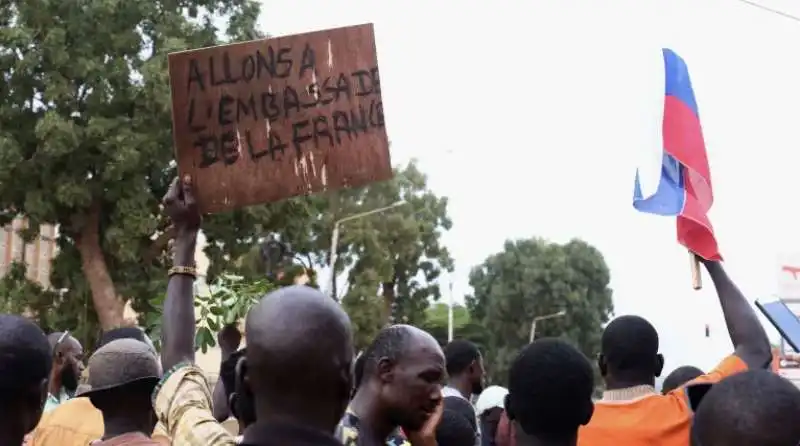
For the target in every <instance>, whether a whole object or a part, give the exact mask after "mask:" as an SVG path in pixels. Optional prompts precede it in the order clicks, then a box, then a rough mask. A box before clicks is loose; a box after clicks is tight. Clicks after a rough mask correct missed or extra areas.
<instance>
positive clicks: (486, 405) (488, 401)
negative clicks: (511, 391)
mask: <svg viewBox="0 0 800 446" xmlns="http://www.w3.org/2000/svg"><path fill="white" fill-rule="evenodd" d="M506 395H508V389H506V388H505V387H501V386H489V387H487V388H485V389H483V392H481V394H480V396H478V401H476V402H475V412H476V413H477V414H478V416H481V415H483V413H484V412H486V411H487V410H489V409H494V408H495V407H499V408H501V409H503V408H504V407H505V399H506Z"/></svg>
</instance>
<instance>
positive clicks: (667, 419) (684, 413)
mask: <svg viewBox="0 0 800 446" xmlns="http://www.w3.org/2000/svg"><path fill="white" fill-rule="evenodd" d="M690 418H691V410H690V409H689V406H688V404H687V402H686V400H685V398H683V397H682V395H680V394H677V393H670V394H667V395H662V394H659V393H655V394H652V395H647V396H642V397H639V398H636V399H633V400H629V401H608V400H599V401H595V402H594V413H593V414H592V419H591V421H589V424H587V425H586V426H584V427H583V428H582V432H591V431H594V430H601V431H606V430H614V429H619V430H620V431H624V430H625V429H628V428H636V429H638V430H641V429H645V430H646V429H647V426H651V427H652V428H653V429H654V430H659V429H661V428H662V427H663V426H666V425H675V423H678V424H680V423H682V422H683V421H685V420H688V419H690Z"/></svg>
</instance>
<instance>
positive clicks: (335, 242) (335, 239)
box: [328, 200, 406, 299]
mask: <svg viewBox="0 0 800 446" xmlns="http://www.w3.org/2000/svg"><path fill="white" fill-rule="evenodd" d="M404 204H406V202H405V201H402V200H401V201H397V202H394V203H392V204H390V205H389V206H384V207H380V208H376V209H371V210H369V211H365V212H359V213H358V214H353V215H348V216H347V217H344V218H340V219H339V220H336V221H335V222H333V232H332V233H331V252H330V257H329V261H328V264H329V266H330V270H331V279H330V286H329V288H328V293H330V296H331V298H333V299H336V257H337V255H336V251H337V250H338V248H339V227H340V226H341V224H342V223H346V222H348V221H351V220H358V219H359V218H364V217H368V216H370V215H374V214H380V213H381V212H385V211H388V210H390V209H394V208H396V207H398V206H402V205H404Z"/></svg>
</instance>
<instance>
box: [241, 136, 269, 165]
mask: <svg viewBox="0 0 800 446" xmlns="http://www.w3.org/2000/svg"><path fill="white" fill-rule="evenodd" d="M244 139H245V141H246V142H247V152H248V153H250V159H251V160H253V161H258V160H259V158H261V157H263V156H265V155H268V154H269V149H267V148H265V149H263V150H261V151H258V150H256V148H255V145H254V144H253V134H252V133H251V132H250V130H245V131H244Z"/></svg>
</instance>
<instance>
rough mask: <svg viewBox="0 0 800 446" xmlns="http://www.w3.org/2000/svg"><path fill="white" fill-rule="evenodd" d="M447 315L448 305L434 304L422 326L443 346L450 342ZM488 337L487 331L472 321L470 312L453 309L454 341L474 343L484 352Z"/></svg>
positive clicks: (465, 309)
mask: <svg viewBox="0 0 800 446" xmlns="http://www.w3.org/2000/svg"><path fill="white" fill-rule="evenodd" d="M447 313H448V309H447V304H443V303H437V304H433V305H431V306H430V308H428V310H427V311H426V312H425V322H423V323H422V324H421V325H420V328H422V329H423V330H425V331H427V332H428V333H430V334H431V335H433V337H434V338H436V340H437V341H439V344H440V345H442V346H444V345H446V344H447V342H448V335H449V333H448V327H447V322H448V321H447V319H448V314H447ZM486 335H487V333H486V330H485V329H484V328H483V327H482V326H481V325H480V324H478V323H475V322H474V321H472V318H471V317H470V315H469V310H467V308H466V307H465V306H463V305H455V306H454V307H453V339H466V340H468V341H472V342H474V343H475V344H477V345H478V347H480V348H481V351H484V350H485V347H486V341H487V339H486Z"/></svg>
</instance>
